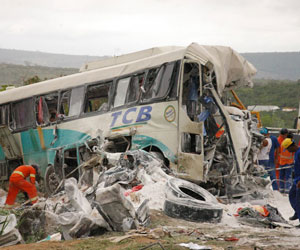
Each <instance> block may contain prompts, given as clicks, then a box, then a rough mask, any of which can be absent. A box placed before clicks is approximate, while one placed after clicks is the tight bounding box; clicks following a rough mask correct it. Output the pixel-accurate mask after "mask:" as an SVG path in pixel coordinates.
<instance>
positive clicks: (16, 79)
mask: <svg viewBox="0 0 300 250" xmlns="http://www.w3.org/2000/svg"><path fill="white" fill-rule="evenodd" d="M77 72H78V69H76V68H75V69H74V68H51V67H43V66H23V65H13V64H0V85H11V84H13V85H16V86H18V85H22V84H23V82H24V81H25V80H27V79H29V78H32V77H34V76H38V77H39V78H40V79H42V80H44V79H52V78H56V77H59V76H64V75H70V74H74V73H77Z"/></svg>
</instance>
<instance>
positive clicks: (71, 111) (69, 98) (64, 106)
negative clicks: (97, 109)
mask: <svg viewBox="0 0 300 250" xmlns="http://www.w3.org/2000/svg"><path fill="white" fill-rule="evenodd" d="M83 96H84V87H83V86H82V87H78V88H74V89H72V90H67V91H63V92H62V93H61V98H60V105H59V107H60V108H59V113H60V115H62V116H63V117H71V116H78V115H79V114H80V112H81V107H82V104H83V99H84V98H83Z"/></svg>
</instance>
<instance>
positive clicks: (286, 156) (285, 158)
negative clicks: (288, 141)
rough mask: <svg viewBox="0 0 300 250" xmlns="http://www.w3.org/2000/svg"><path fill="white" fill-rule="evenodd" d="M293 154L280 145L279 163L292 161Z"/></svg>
mask: <svg viewBox="0 0 300 250" xmlns="http://www.w3.org/2000/svg"><path fill="white" fill-rule="evenodd" d="M294 154H295V153H290V152H289V151H288V150H287V149H286V148H284V147H282V145H280V154H279V155H280V158H279V165H287V164H293V163H294Z"/></svg>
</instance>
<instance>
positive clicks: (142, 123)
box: [111, 122, 147, 130]
mask: <svg viewBox="0 0 300 250" xmlns="http://www.w3.org/2000/svg"><path fill="white" fill-rule="evenodd" d="M145 124H147V122H137V123H134V124H129V125H123V126H119V127H114V128H111V130H115V129H120V128H126V127H132V126H136V125H145Z"/></svg>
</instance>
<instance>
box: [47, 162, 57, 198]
mask: <svg viewBox="0 0 300 250" xmlns="http://www.w3.org/2000/svg"><path fill="white" fill-rule="evenodd" d="M44 180H45V190H46V193H47V195H48V196H50V195H51V194H53V193H54V191H55V190H56V188H57V187H58V185H59V182H60V179H59V177H58V175H57V174H56V173H55V170H54V166H52V165H50V166H48V168H47V169H46V173H45V178H44Z"/></svg>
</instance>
